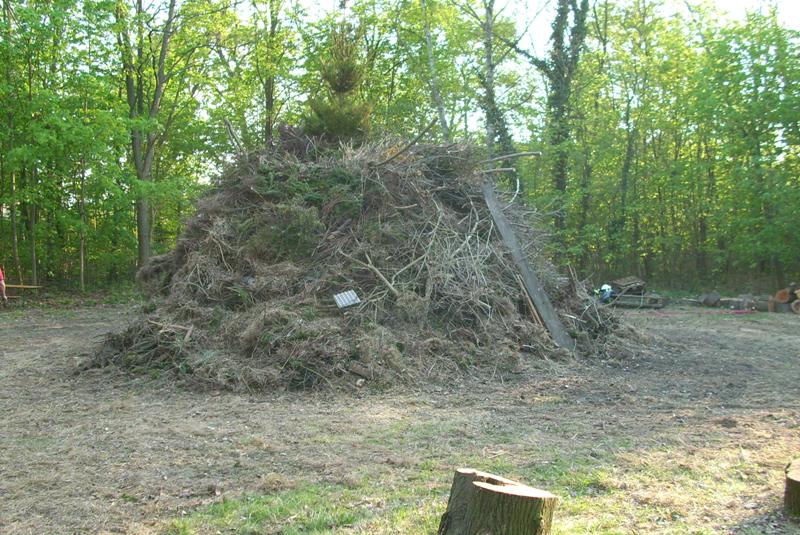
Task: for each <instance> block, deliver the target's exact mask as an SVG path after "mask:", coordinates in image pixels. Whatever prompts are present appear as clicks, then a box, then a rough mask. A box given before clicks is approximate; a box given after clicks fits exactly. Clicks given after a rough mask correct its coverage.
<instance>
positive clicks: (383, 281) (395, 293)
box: [339, 250, 400, 297]
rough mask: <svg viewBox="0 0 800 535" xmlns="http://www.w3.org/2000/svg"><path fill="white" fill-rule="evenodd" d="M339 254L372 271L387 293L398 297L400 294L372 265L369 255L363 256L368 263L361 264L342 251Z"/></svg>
mask: <svg viewBox="0 0 800 535" xmlns="http://www.w3.org/2000/svg"><path fill="white" fill-rule="evenodd" d="M339 254H341V255H342V256H343V257H345V258H347V259H348V260H352V261H353V262H355V263H356V264H359V265H361V266H364V267H365V268H367V269H368V270H370V271H372V272H373V273H374V274H375V276H376V277H378V278H379V279H380V281H381V282H382V283H384V284H385V285H386V287H387V288H389V291H390V292H392V294H393V295H394V296H395V297H400V292H398V291H397V288H395V287H394V286H392V283H391V282H389V280H388V279H387V278H386V277H384V276H383V273H381V272H380V270H379V269H378V268H376V267H375V264H373V263H372V259H371V258H370V257H369V255H368V254H367V253H364V256H366V257H367V262H368V263H367V262H362V261H361V260H359V259H358V258H354V257H352V256H350V255H349V254H347V253H345V252H344V251H342V250H339Z"/></svg>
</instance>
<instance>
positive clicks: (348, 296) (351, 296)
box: [333, 290, 361, 308]
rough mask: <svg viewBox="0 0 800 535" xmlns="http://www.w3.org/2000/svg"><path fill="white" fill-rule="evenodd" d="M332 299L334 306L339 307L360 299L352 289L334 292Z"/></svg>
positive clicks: (349, 304)
mask: <svg viewBox="0 0 800 535" xmlns="http://www.w3.org/2000/svg"><path fill="white" fill-rule="evenodd" d="M333 300H334V301H336V306H337V307H339V308H347V307H349V306H353V305H357V304H359V303H360V302H361V299H359V298H358V295H356V292H355V291H353V290H347V291H346V292H342V293H339V294H336V295H334V296H333Z"/></svg>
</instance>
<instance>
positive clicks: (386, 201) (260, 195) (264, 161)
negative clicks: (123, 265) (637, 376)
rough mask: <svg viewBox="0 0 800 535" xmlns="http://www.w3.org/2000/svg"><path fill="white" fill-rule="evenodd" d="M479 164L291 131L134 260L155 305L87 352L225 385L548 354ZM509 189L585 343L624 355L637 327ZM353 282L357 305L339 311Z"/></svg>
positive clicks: (468, 368)
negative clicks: (567, 264)
mask: <svg viewBox="0 0 800 535" xmlns="http://www.w3.org/2000/svg"><path fill="white" fill-rule="evenodd" d="M482 159H483V157H482V156H481V154H480V151H479V150H478V149H476V148H475V147H473V146H471V145H460V144H448V145H443V146H438V145H436V146H431V145H413V146H409V145H405V144H403V143H400V142H397V141H383V142H380V143H372V144H365V145H361V146H357V147H355V146H350V145H341V146H338V147H328V148H324V147H320V146H315V145H314V144H313V143H312V142H309V141H305V142H301V141H298V140H297V139H295V140H294V144H292V142H291V140H289V141H287V142H285V143H284V146H283V147H276V148H271V149H269V150H266V151H264V152H262V153H259V154H250V155H248V156H243V157H242V158H241V159H240V161H239V162H238V163H237V164H236V165H234V166H232V167H231V169H229V170H228V171H227V172H226V173H225V174H224V175H223V176H222V177H221V178H220V179H219V181H218V183H217V184H216V185H215V187H214V188H213V189H212V190H211V191H210V192H209V193H208V194H207V195H206V196H205V197H204V198H202V199H201V200H200V201H199V203H198V205H197V211H196V214H195V215H194V216H193V217H192V218H191V219H190V220H189V221H188V222H187V224H186V228H185V231H184V232H183V234H182V236H181V237H180V238H179V240H178V242H177V245H176V247H175V248H174V249H173V250H172V251H170V252H169V253H167V254H165V255H162V256H158V257H154V258H152V259H151V260H150V261H149V263H148V264H146V265H145V266H144V267H143V268H142V269H141V270H140V272H139V274H138V281H139V283H140V285H141V286H142V287H143V288H144V289H145V290H146V292H147V294H148V295H149V296H150V298H151V301H150V302H149V304H148V305H147V306H146V307H144V311H143V314H142V316H141V317H140V318H139V319H138V320H136V321H135V322H134V323H133V324H132V325H131V326H130V327H129V328H128V329H127V330H126V331H124V332H122V333H121V334H118V335H115V336H112V337H110V338H109V339H108V340H107V341H106V342H105V343H104V345H103V347H102V348H101V350H100V351H98V352H97V354H96V355H95V356H94V358H93V359H92V361H91V362H90V363H89V364H88V365H89V366H106V365H112V364H113V365H117V366H120V367H124V368H127V369H131V370H138V371H148V372H151V371H152V370H153V369H160V370H169V371H172V372H175V373H176V374H178V375H180V376H181V377H184V378H186V379H187V380H191V381H194V382H196V383H200V384H206V385H214V386H222V387H227V388H231V389H276V388H286V389H310V388H318V387H321V388H327V387H333V388H338V387H344V388H351V387H352V388H355V387H356V386H355V385H359V386H361V385H364V384H365V383H367V384H370V385H392V384H396V383H411V382H414V383H415V384H419V383H420V382H422V383H424V382H425V381H430V382H433V381H436V382H440V383H441V382H445V383H447V382H452V381H454V380H456V378H460V377H465V376H467V375H470V374H480V373H484V372H485V373H487V374H492V376H494V377H500V376H502V374H504V373H507V372H510V371H511V370H517V371H519V368H520V364H521V358H522V357H523V356H524V358H525V359H533V358H536V357H535V355H537V354H538V355H553V354H557V353H558V349H557V348H556V347H555V345H554V344H553V343H552V341H551V340H550V339H549V336H548V334H547V332H546V331H545V330H544V328H542V327H541V325H538V324H536V322H534V321H533V320H532V319H531V316H530V315H529V313H528V311H527V309H526V306H527V305H526V303H527V299H526V298H525V296H523V295H522V293H521V291H520V286H519V282H518V278H517V269H516V268H515V265H514V263H513V261H512V259H511V258H510V255H509V254H508V251H507V249H506V248H505V246H504V244H503V242H502V240H501V239H500V238H499V237H498V235H497V232H496V230H495V228H494V225H493V223H492V218H491V216H490V214H489V211H488V210H487V207H486V205H485V203H484V201H483V198H482V196H481V189H480V184H481V181H482V180H483V179H484V178H485V177H486V174H485V173H482V170H483V166H482V163H481V162H482ZM510 197H511V196H510V195H508V196H506V197H505V202H504V206H505V214H506V216H507V217H508V219H509V220H510V221H511V222H512V224H513V226H514V227H515V228H516V230H517V234H518V235H519V237H520V241H521V242H522V244H523V248H524V251H525V255H526V257H527V260H528V261H529V262H530V264H531V265H532V266H533V268H534V270H535V272H536V273H537V275H538V276H539V278H540V279H541V281H542V283H543V285H544V287H545V290H546V291H547V293H548V294H549V296H550V299H551V300H552V302H553V304H554V306H555V307H556V310H557V312H558V314H559V316H560V319H561V320H562V322H564V324H565V325H566V327H567V329H568V330H569V331H570V332H571V334H573V336H574V337H575V338H576V340H577V343H578V351H579V352H581V353H584V354H598V353H599V354H615V352H618V351H622V352H624V353H626V354H630V352H631V346H629V345H626V344H627V341H629V340H631V337H632V336H633V335H632V334H631V333H632V331H631V330H629V328H628V327H626V326H624V325H623V324H621V323H620V322H619V320H618V318H616V317H615V316H613V315H611V313H610V312H609V311H605V310H598V309H597V307H596V306H595V305H594V303H593V301H592V300H591V299H590V298H589V295H588V293H587V292H586V289H585V286H584V285H583V284H582V283H580V282H579V281H578V280H576V278H575V277H572V278H570V279H565V278H563V277H560V276H559V274H558V273H557V271H556V269H555V268H554V267H553V265H552V264H551V263H550V262H549V261H547V260H546V246H547V244H546V240H545V239H544V238H543V237H542V236H543V233H541V232H540V231H537V230H535V229H536V228H537V216H536V213H535V212H534V211H532V210H530V209H527V208H525V207H523V206H521V205H520V204H519V203H518V202H517V203H511V202H509V199H510ZM565 280H566V281H567V282H564V281H565ZM346 290H355V292H356V293H357V294H358V296H359V297H360V300H361V302H360V303H359V304H357V305H355V306H352V307H349V308H346V309H341V310H340V309H339V308H337V306H336V305H335V303H334V300H333V295H334V294H337V293H339V292H343V291H346ZM621 333H622V334H621ZM523 364H524V362H523Z"/></svg>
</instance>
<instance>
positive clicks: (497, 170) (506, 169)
mask: <svg viewBox="0 0 800 535" xmlns="http://www.w3.org/2000/svg"><path fill="white" fill-rule="evenodd" d="M514 172H516V169H514V168H513V167H495V168H494V169H483V170H482V171H481V173H514Z"/></svg>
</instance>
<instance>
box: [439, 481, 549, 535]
mask: <svg viewBox="0 0 800 535" xmlns="http://www.w3.org/2000/svg"><path fill="white" fill-rule="evenodd" d="M556 501H557V498H556V497H555V496H554V495H552V494H550V493H549V492H546V491H543V490H538V489H534V488H531V487H528V486H526V485H523V484H521V483H517V482H516V481H512V480H510V479H505V478H503V477H499V476H495V475H492V474H488V473H485V472H479V471H477V470H471V469H468V468H460V469H458V470H456V473H455V475H454V476H453V485H452V488H451V491H450V499H449V501H448V503H447V511H446V512H445V513H444V515H442V520H441V522H440V524H439V530H438V532H437V533H438V535H547V534H548V533H550V528H551V524H552V520H553V511H554V509H555V505H556Z"/></svg>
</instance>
